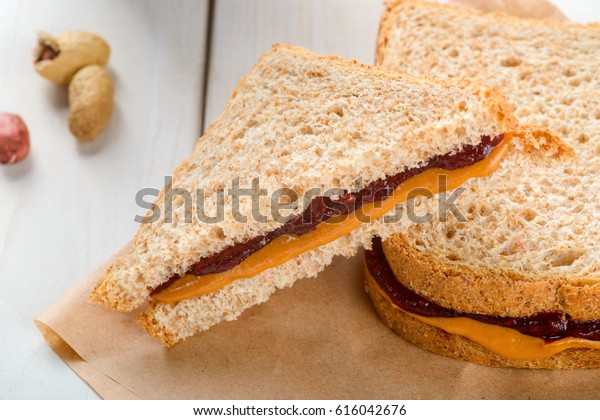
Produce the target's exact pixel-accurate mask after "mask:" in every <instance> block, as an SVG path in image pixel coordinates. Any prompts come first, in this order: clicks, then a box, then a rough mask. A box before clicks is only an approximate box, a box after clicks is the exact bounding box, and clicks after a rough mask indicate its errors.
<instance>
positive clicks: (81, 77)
mask: <svg viewBox="0 0 600 420" xmlns="http://www.w3.org/2000/svg"><path fill="white" fill-rule="evenodd" d="M113 96H114V88H113V83H112V80H111V79H110V76H109V74H108V72H107V71H106V69H105V68H104V67H102V66H99V65H91V66H86V67H84V68H82V69H81V70H79V71H78V72H77V73H75V76H73V79H72V80H71V83H70V84H69V107H70V112H69V130H71V133H73V135H74V136H75V137H76V138H77V139H78V140H80V141H91V140H94V139H95V138H96V136H97V135H98V134H99V133H100V132H101V131H102V130H103V129H104V127H106V125H107V124H108V121H109V120H110V116H111V115H112V111H113Z"/></svg>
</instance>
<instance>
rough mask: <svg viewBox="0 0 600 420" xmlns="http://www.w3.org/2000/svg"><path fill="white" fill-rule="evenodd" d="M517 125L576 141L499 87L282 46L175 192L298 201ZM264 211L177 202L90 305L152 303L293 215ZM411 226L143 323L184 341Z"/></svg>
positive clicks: (537, 139) (532, 134)
mask: <svg viewBox="0 0 600 420" xmlns="http://www.w3.org/2000/svg"><path fill="white" fill-rule="evenodd" d="M506 132H511V133H513V135H514V139H513V142H514V144H515V145H516V147H515V151H516V152H517V151H518V150H519V149H522V148H523V147H526V146H524V145H528V144H538V143H540V144H544V145H546V147H549V148H550V149H553V150H554V151H555V152H557V151H558V150H563V149H564V147H563V146H562V145H560V144H559V142H558V140H556V139H555V138H554V137H553V136H552V135H551V134H549V133H547V132H545V131H544V130H535V129H533V128H528V129H523V128H520V127H519V126H518V125H517V122H516V119H515V118H514V117H513V116H512V110H511V108H510V107H509V106H507V102H506V100H505V99H504V98H503V97H502V96H501V95H500V94H499V93H498V89H496V88H483V87H482V85H480V84H477V83H472V82H465V81H458V80H439V79H432V78H426V77H420V76H410V75H405V74H400V73H395V72H390V71H388V70H385V69H382V68H377V67H372V66H366V65H363V64H359V63H357V62H354V61H349V60H344V59H342V58H339V57H322V56H318V55H315V54H312V53H310V52H308V51H306V50H304V49H302V48H296V47H291V46H285V45H278V46H275V47H274V48H273V49H272V50H271V51H269V52H267V53H265V54H264V55H263V56H262V57H261V58H260V59H259V61H258V63H257V64H256V65H255V66H254V68H253V69H252V70H251V71H250V73H249V74H248V75H247V76H245V77H244V78H242V79H241V81H240V83H239V85H238V87H237V88H236V89H235V91H234V93H233V95H232V97H231V99H230V100H229V102H228V103H227V105H226V106H225V110H224V112H223V114H222V115H221V116H220V117H219V118H218V119H217V120H216V121H215V122H214V123H213V124H212V125H211V126H210V127H209V128H208V129H207V131H206V133H205V134H204V135H203V136H202V138H201V139H200V140H199V142H198V144H197V146H196V148H195V150H194V152H193V154H192V155H191V156H190V157H189V158H188V159H187V160H185V161H184V162H183V163H182V164H181V165H180V166H179V167H178V168H177V169H176V170H175V173H174V175H173V181H172V185H171V188H183V189H185V190H188V191H195V190H197V189H204V191H205V195H206V197H207V198H206V202H205V205H206V213H207V214H215V206H216V198H215V196H216V194H215V192H216V191H217V189H219V188H222V187H228V186H229V185H230V182H231V181H232V180H233V179H236V178H239V180H240V185H242V186H249V185H250V183H251V180H252V179H253V178H256V177H258V178H260V183H261V188H266V189H268V190H269V191H270V192H273V190H275V189H277V188H291V189H293V190H295V191H296V192H297V193H298V194H299V195H300V196H302V193H303V192H304V191H307V190H308V189H310V188H320V189H321V191H325V190H328V189H330V188H342V189H346V190H350V189H352V188H353V187H354V181H355V179H357V178H362V180H363V182H364V183H365V184H367V183H369V182H370V181H373V180H377V179H380V178H383V177H385V176H388V175H393V174H396V173H399V172H402V171H404V170H406V169H409V168H415V167H418V166H420V165H422V164H423V163H424V162H426V161H427V160H428V159H429V158H430V157H432V156H436V155H443V154H446V153H449V152H453V151H456V150H459V149H460V148H461V147H462V146H464V145H467V144H471V145H472V144H478V143H479V142H480V141H481V135H497V134H499V133H506ZM519 145H521V146H519ZM559 154H560V153H559ZM550 155H551V153H550V154H548V156H550ZM165 196H166V191H162V192H161V194H160V196H159V198H158V199H157V201H156V203H155V205H156V207H157V208H159V209H161V214H164V208H165ZM194 199H195V197H194ZM197 205H198V203H197V202H196V201H194V203H193V208H192V209H191V212H190V209H188V210H187V213H188V215H189V213H193V214H194V217H196V216H195V213H196V212H195V209H196V206H197ZM261 206H262V207H261V210H262V214H263V215H266V216H267V217H268V218H267V220H266V222H263V221H260V222H259V221H257V220H255V219H254V218H252V217H248V221H247V222H246V223H240V222H238V221H235V220H234V219H233V218H232V216H231V214H232V212H231V200H227V201H226V202H225V209H224V216H225V218H224V220H223V221H222V222H219V223H216V224H205V223H199V222H198V220H197V219H195V218H194V221H193V223H184V220H185V216H186V209H185V206H184V205H183V203H182V202H175V203H174V206H173V222H171V223H169V222H167V221H165V220H164V218H163V217H161V219H159V220H158V221H156V222H154V223H152V224H145V225H143V226H142V227H141V228H140V230H139V232H138V233H137V235H136V236H135V238H134V242H133V247H132V249H131V251H129V252H128V253H127V254H126V255H125V256H123V257H122V258H120V259H119V260H118V261H117V262H116V263H115V264H114V265H113V266H112V267H110V268H109V270H108V272H107V274H106V276H105V277H104V278H103V279H102V280H101V281H100V282H99V283H98V285H97V286H96V288H95V289H94V291H93V293H92V296H91V300H92V301H93V302H97V303H101V304H104V305H106V306H109V307H111V308H115V309H119V310H125V311H129V310H132V309H134V308H136V307H138V306H140V305H142V304H143V303H144V302H146V301H147V300H148V298H149V294H150V290H151V289H153V288H155V287H157V286H158V285H160V284H162V283H164V282H166V281H167V280H168V279H169V278H170V277H172V276H173V275H181V274H184V273H185V272H186V271H187V270H188V269H189V268H190V267H191V266H192V265H193V264H194V263H195V262H197V261H198V260H199V259H201V258H203V257H206V256H210V255H213V254H215V253H218V252H220V251H221V250H223V249H225V248H226V247H228V246H231V245H233V244H236V243H240V242H243V241H245V240H247V239H250V238H253V237H255V236H257V235H262V234H265V233H267V232H270V231H272V230H274V229H275V228H277V227H279V226H281V224H282V223H283V222H281V221H276V220H274V219H273V218H272V217H270V216H271V213H270V211H269V210H270V202H264V203H263V202H261ZM239 210H240V213H242V214H244V215H248V216H249V215H251V214H252V209H251V203H250V200H249V199H247V200H242V201H241V203H240V209H239ZM300 211H301V208H297V209H296V210H295V211H294V214H298V213H299V212H300ZM400 226H401V225H398V226H390V225H382V224H381V223H373V224H371V225H363V226H361V227H360V228H358V229H356V230H355V231H354V232H352V233H351V234H350V235H348V236H346V237H343V238H340V239H338V240H336V241H334V242H332V243H329V244H326V245H324V246H322V247H320V248H318V249H315V250H312V251H309V252H307V253H305V254H303V255H301V256H299V257H297V258H295V259H293V260H291V261H287V262H285V263H283V264H281V265H279V266H277V267H274V268H271V269H269V270H266V271H264V272H262V273H261V274H259V275H257V276H255V277H252V278H249V279H242V280H237V281H235V282H233V283H231V284H229V285H227V286H225V287H224V288H222V289H220V290H217V291H216V292H213V293H211V294H209V295H205V296H201V297H198V298H194V299H187V300H183V301H181V302H179V303H177V304H174V305H172V304H158V303H156V302H152V303H151V306H150V308H149V309H148V310H147V311H146V312H144V313H142V314H141V315H140V316H139V318H138V320H139V322H140V324H142V326H143V327H144V328H146V329H147V330H148V331H149V332H150V333H151V334H152V335H154V336H156V337H158V338H160V339H161V340H162V341H163V343H164V344H166V345H172V344H174V343H176V342H177V341H179V340H181V339H183V338H185V337H188V336H190V335H192V334H194V333H196V332H198V331H202V330H205V329H207V328H209V327H210V326H212V325H214V324H216V323H219V322H221V321H223V320H231V319H235V318H236V317H237V316H239V315H240V313H241V312H242V311H244V310H245V309H247V308H248V307H250V306H252V305H255V304H258V303H261V302H264V301H265V300H266V299H268V297H269V296H270V295H271V294H272V293H273V292H274V291H275V290H276V289H277V288H282V287H286V286H289V285H291V284H292V283H293V282H294V281H295V280H297V279H299V278H302V277H311V276H315V275H316V274H317V273H318V272H320V271H321V270H322V269H323V268H324V267H325V266H326V265H327V264H329V263H330V262H331V260H332V258H333V257H334V256H336V255H344V256H351V255H353V254H354V253H356V251H357V249H358V248H359V247H360V246H361V245H362V246H369V244H370V238H371V235H373V234H375V233H377V234H380V235H382V236H383V237H386V236H387V235H388V234H391V233H393V232H395V231H397V229H399V228H400Z"/></svg>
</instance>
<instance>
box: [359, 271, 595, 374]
mask: <svg viewBox="0 0 600 420" xmlns="http://www.w3.org/2000/svg"><path fill="white" fill-rule="evenodd" d="M365 277H366V280H365V290H366V292H367V293H368V294H369V297H370V298H371V300H372V302H373V305H374V306H375V309H376V310H377V313H378V314H379V316H380V317H381V319H382V320H383V322H384V324H385V325H387V326H388V327H389V328H391V329H392V330H393V331H394V332H395V333H396V334H398V335H399V336H400V337H402V338H403V339H405V340H407V341H409V342H411V343H413V344H415V345H416V346H419V347H421V348H423V349H425V350H429V351H430V352H432V353H436V354H439V355H441V356H446V357H451V358H453V359H458V360H463V361H467V362H472V363H478V364H480V365H488V366H497V367H514V368H530V369H581V368H588V369H597V368H600V350H594V349H568V350H565V351H563V352H560V353H558V354H555V355H554V356H551V357H547V358H544V359H536V360H511V359H507V358H505V357H502V356H499V355H497V354H495V353H492V352H491V351H489V350H487V349H486V348H484V347H482V346H481V345H479V344H477V343H475V342H474V341H471V340H470V339H468V338H466V337H463V336H460V335H456V334H449V333H447V332H445V331H443V330H441V329H439V328H437V327H432V326H430V325H427V324H425V323H423V322H421V321H419V320H417V319H416V318H413V317H412V316H410V315H408V314H406V313H405V312H404V311H402V310H401V309H399V308H398V307H397V306H395V305H394V304H393V303H392V302H391V301H390V299H389V298H388V297H387V296H386V295H385V292H383V290H381V288H380V287H379V285H378V284H377V283H376V282H375V281H374V280H373V279H372V278H369V276H365Z"/></svg>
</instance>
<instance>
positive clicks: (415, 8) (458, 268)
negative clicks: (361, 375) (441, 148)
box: [367, 0, 600, 368]
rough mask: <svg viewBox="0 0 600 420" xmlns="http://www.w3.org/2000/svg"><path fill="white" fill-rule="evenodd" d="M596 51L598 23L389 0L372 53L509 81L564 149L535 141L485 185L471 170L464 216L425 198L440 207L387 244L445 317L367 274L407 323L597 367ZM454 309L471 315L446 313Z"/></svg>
mask: <svg viewBox="0 0 600 420" xmlns="http://www.w3.org/2000/svg"><path fill="white" fill-rule="evenodd" d="M599 51H600V27H599V26H597V25H578V24H573V23H562V22H561V23H558V22H551V21H538V20H528V19H521V18H515V17H511V16H508V15H504V14H498V13H493V14H485V13H481V12H478V11H475V10H472V9H466V8H457V7H453V6H450V5H441V4H437V3H431V2H424V1H411V0H406V1H395V2H390V3H389V4H388V9H387V11H386V12H385V13H384V15H383V17H382V20H381V25H380V33H379V41H378V50H377V64H378V65H381V66H384V67H386V68H390V69H395V70H400V71H405V72H410V73H415V74H428V75H432V76H437V77H456V78H467V79H470V80H474V81H479V82H482V83H485V84H487V85H489V86H502V88H503V91H504V92H505V93H506V94H507V96H508V97H509V100H510V101H511V103H512V105H513V106H514V107H515V113H516V115H517V117H518V118H519V120H520V121H521V123H523V124H543V125H544V126H546V127H548V128H549V129H551V130H552V131H554V132H556V133H559V135H560V136H561V138H562V139H563V140H564V142H565V144H563V145H562V146H559V149H562V151H560V150H559V149H554V150H550V149H548V148H546V147H538V146H535V145H534V147H531V148H530V150H529V151H528V152H527V153H526V154H525V155H522V156H518V157H517V156H514V159H513V158H511V159H510V160H509V159H507V160H505V161H504V162H503V163H502V164H501V166H500V168H499V169H498V170H497V171H496V172H494V174H492V175H491V176H490V177H488V178H487V179H486V182H485V183H482V182H479V181H478V180H470V181H468V182H466V183H465V184H464V185H463V188H464V192H463V194H461V195H460V197H459V199H458V200H457V202H456V203H455V204H456V206H457V208H458V211H459V212H460V213H461V215H462V216H463V217H462V218H460V217H446V218H441V217H438V214H437V213H436V212H432V210H433V209H436V208H438V207H439V205H440V201H439V199H438V198H437V197H432V198H430V199H422V200H417V202H416V203H415V207H416V210H415V211H416V212H419V213H427V212H432V213H433V215H434V217H433V218H432V219H431V220H430V221H429V222H427V223H419V224H411V225H407V226H406V229H405V230H403V231H402V232H401V233H400V234H397V235H394V236H392V237H390V238H389V239H387V240H384V242H383V245H382V250H383V252H384V254H385V257H386V259H387V261H388V263H389V265H390V267H391V270H392V271H393V276H394V278H395V280H396V281H397V283H398V284H400V285H401V286H402V287H403V288H406V289H407V290H408V291H409V292H410V293H414V294H416V296H418V297H419V299H420V302H421V303H422V304H423V305H425V306H427V305H430V306H434V307H436V308H438V309H436V311H434V312H433V314H432V315H431V317H434V318H435V317H438V315H440V314H442V313H445V314H446V315H447V316H443V317H442V318H444V317H445V318H446V320H445V321H444V322H441V323H439V322H438V323H433V322H428V321H431V317H429V316H428V315H426V314H425V315H424V314H423V313H421V314H420V315H419V316H410V315H407V314H408V313H407V311H405V310H404V311H403V310H402V308H400V307H399V306H398V305H395V306H394V305H392V304H391V303H390V302H391V301H390V300H385V299H382V296H384V295H386V294H385V293H384V290H383V289H382V288H381V287H380V285H378V284H377V283H376V282H373V281H371V280H370V279H369V278H367V289H368V291H369V293H370V295H371V297H372V298H373V300H374V303H375V306H376V307H377V310H378V311H379V312H380V314H381V315H382V318H383V319H384V321H385V322H386V323H387V324H388V325H390V326H391V327H392V328H393V329H394V330H395V331H397V332H398V333H399V334H400V335H402V336H403V337H405V338H406V339H408V340H409V341H412V342H414V343H416V344H418V345H420V346H422V347H424V348H426V349H429V350H431V351H434V352H436V353H439V354H442V355H446V356H450V357H454V358H458V359H462V360H467V361H471V362H477V363H482V364H489V365H494V366H514V367H529V368H591V367H596V368H597V367H600V225H599V224H598V215H599V214H600V213H599V212H600V207H599V206H600V204H599V203H600V180H599V175H600V73H599V72H598V68H600V54H599ZM557 144H558V143H557ZM573 154H574V155H575V159H571V158H570V155H573ZM551 155H555V156H558V157H559V159H548V157H549V156H551ZM561 156H562V157H561ZM421 303H419V305H421ZM457 317H462V318H465V317H466V319H467V321H465V322H458V323H456V322H454V323H452V322H451V321H449V319H450V318H457ZM438 318H439V317H438ZM457 325H459V327H457ZM467 325H468V326H467ZM483 331H485V333H483ZM482 335H483V336H484V337H483V338H482ZM518 342H523V343H525V342H526V343H527V345H524V346H518V345H515V344H516V343H517V344H518Z"/></svg>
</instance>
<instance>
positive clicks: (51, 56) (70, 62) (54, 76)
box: [35, 31, 110, 85]
mask: <svg viewBox="0 0 600 420" xmlns="http://www.w3.org/2000/svg"><path fill="white" fill-rule="evenodd" d="M109 56H110V47H109V46H108V44H107V43H106V41H105V40H104V39H102V38H101V37H100V36H98V35H96V34H93V33H90V32H83V31H73V32H66V33H64V34H62V35H60V36H57V37H53V36H52V35H48V34H46V33H40V34H39V38H38V46H37V48H36V51H35V69H36V70H37V72H38V73H39V74H41V75H42V76H43V77H45V78H46V79H48V80H51V81H53V82H55V83H58V84H61V85H66V84H68V83H69V82H70V81H71V79H72V78H73V76H74V75H75V73H76V72H77V71H78V70H79V69H81V68H83V67H85V66H88V65H91V64H99V65H105V64H106V63H107V62H108V58H109Z"/></svg>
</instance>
